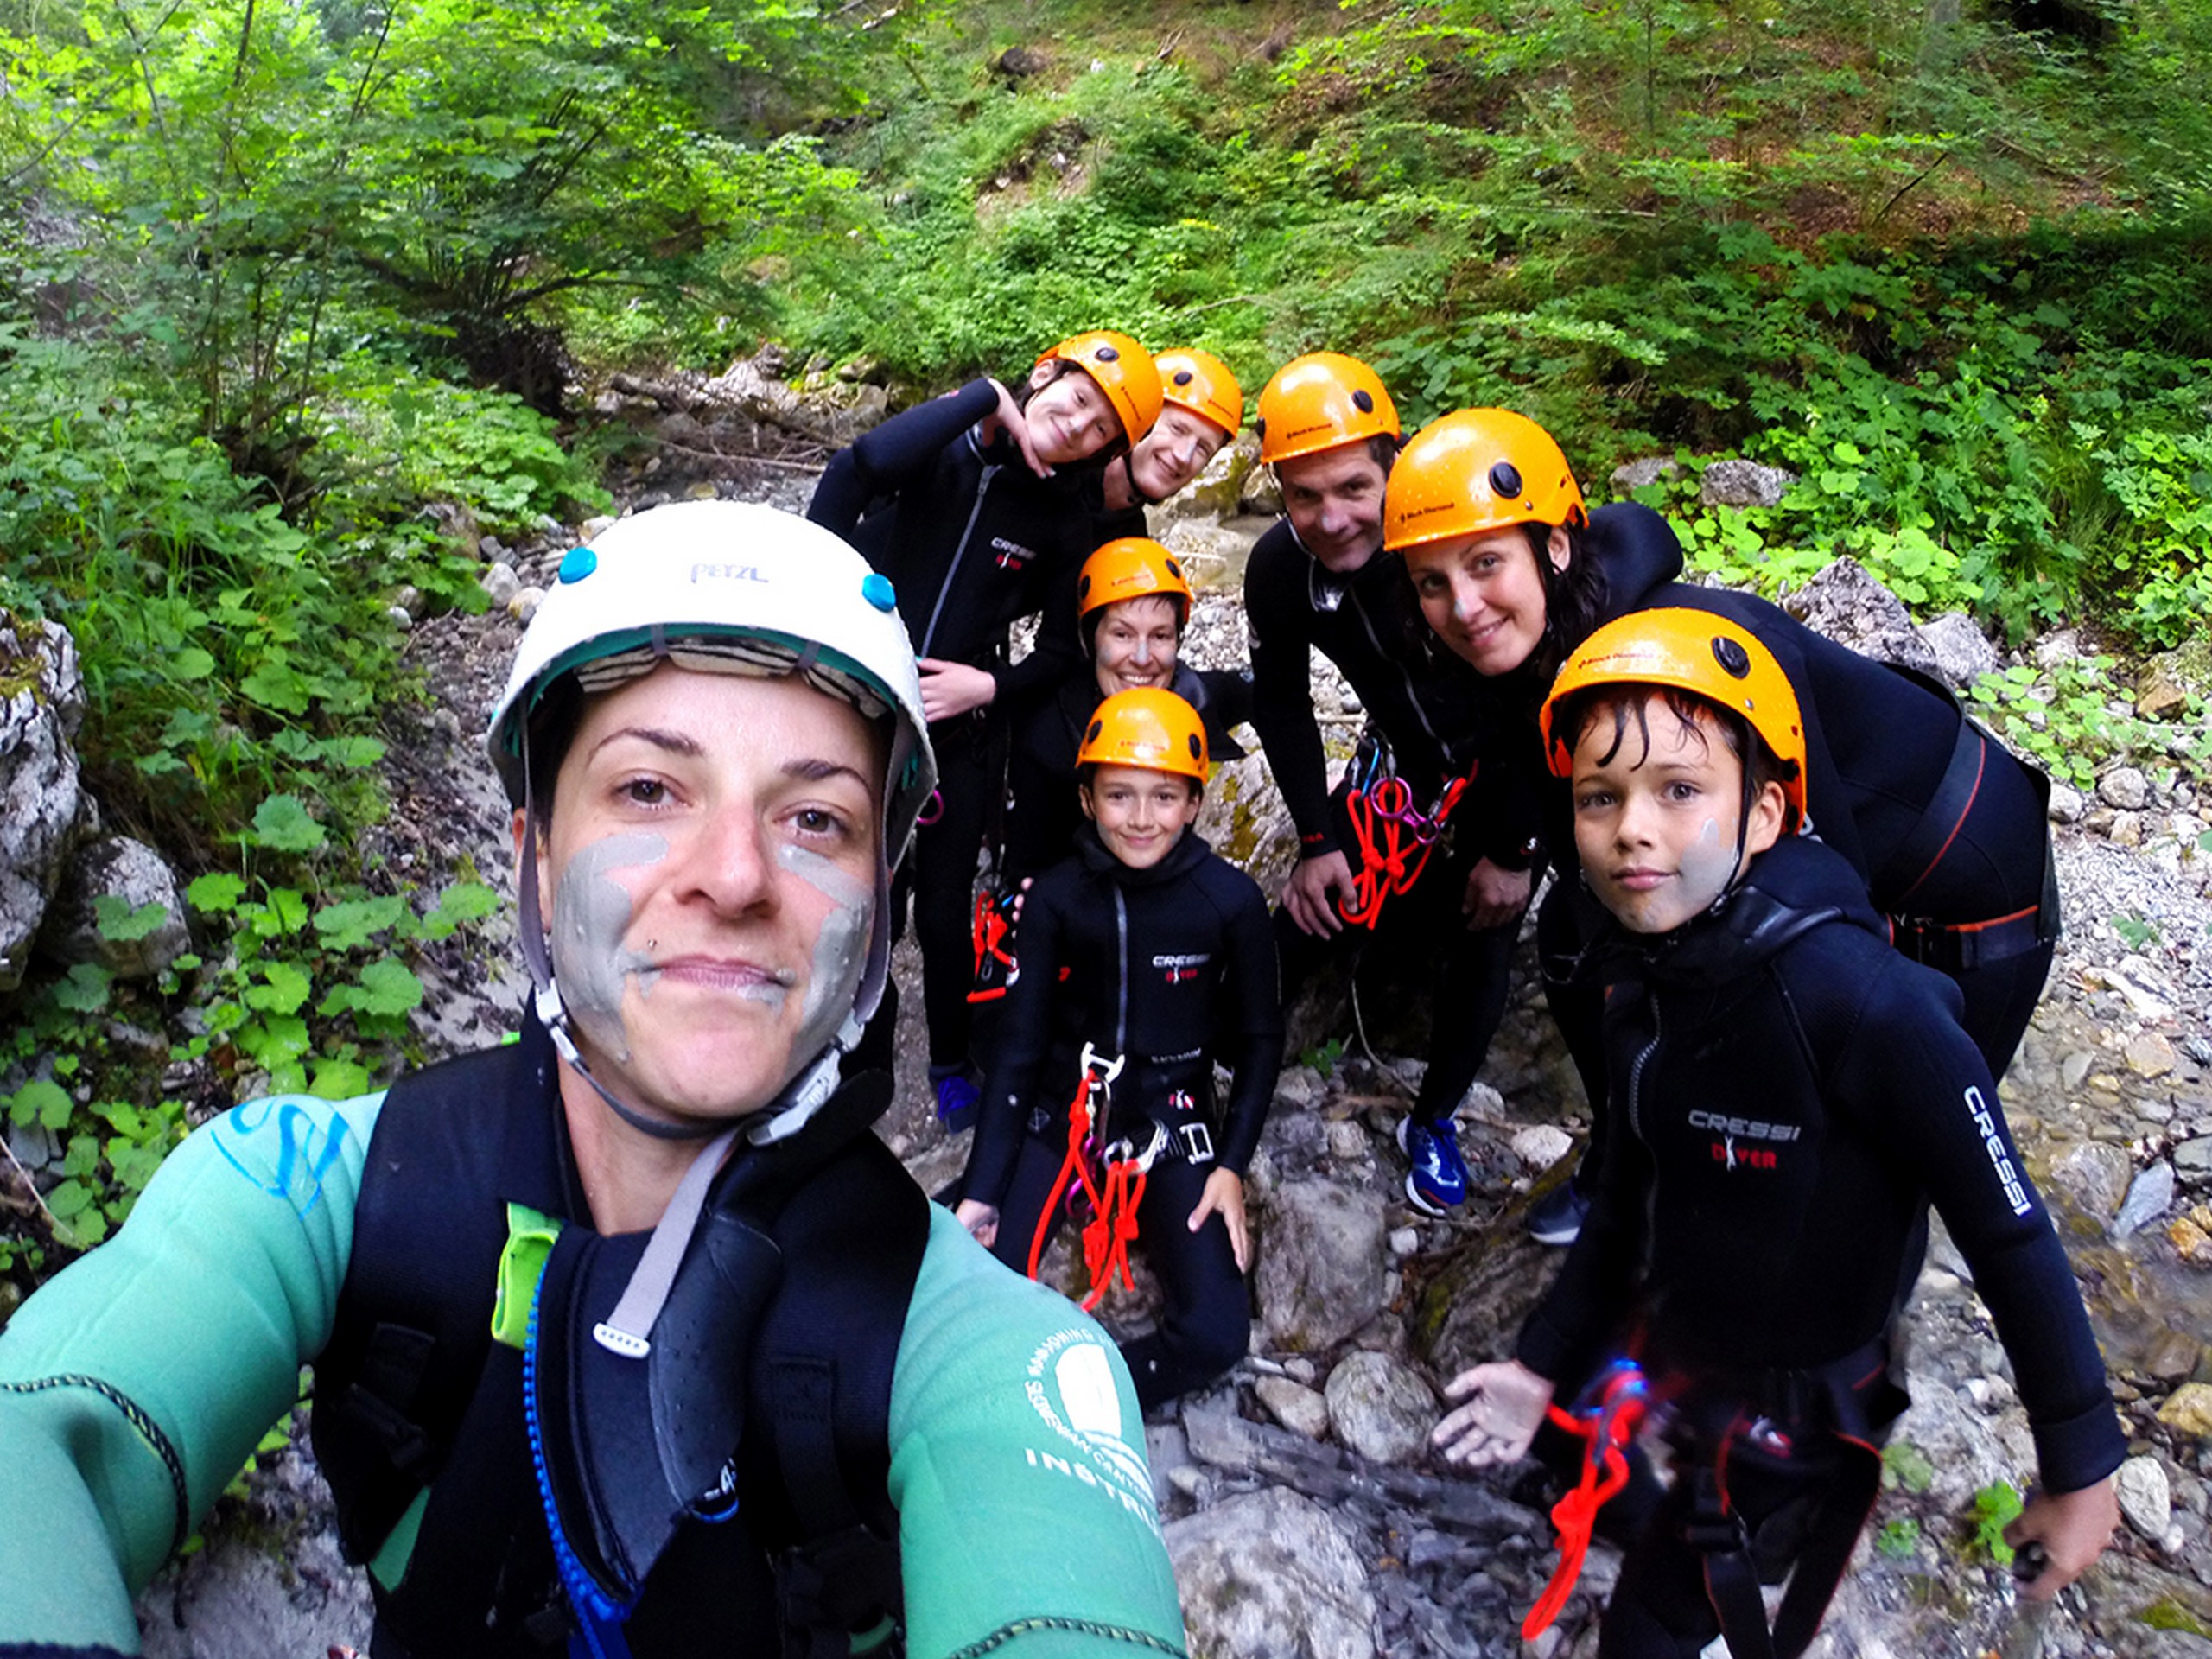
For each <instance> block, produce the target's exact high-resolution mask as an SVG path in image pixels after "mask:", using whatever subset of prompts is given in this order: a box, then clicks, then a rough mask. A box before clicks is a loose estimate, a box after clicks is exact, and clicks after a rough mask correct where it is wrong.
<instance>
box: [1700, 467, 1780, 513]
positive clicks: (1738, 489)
mask: <svg viewBox="0 0 2212 1659" xmlns="http://www.w3.org/2000/svg"><path fill="white" fill-rule="evenodd" d="M1796 481H1797V474H1795V473H1793V472H1789V471H1788V470H1786V469H1785V468H1783V467H1766V466H1762V465H1761V464H1760V463H1759V462H1758V461H1735V460H1731V461H1712V462H1710V463H1708V464H1707V467H1706V469H1705V474H1704V476H1703V478H1702V479H1701V480H1700V482H1699V485H1698V493H1697V499H1698V503H1699V505H1701V506H1707V507H1772V506H1779V505H1781V503H1782V498H1783V496H1785V495H1787V494H1789V486H1791V485H1792V484H1795V483H1796Z"/></svg>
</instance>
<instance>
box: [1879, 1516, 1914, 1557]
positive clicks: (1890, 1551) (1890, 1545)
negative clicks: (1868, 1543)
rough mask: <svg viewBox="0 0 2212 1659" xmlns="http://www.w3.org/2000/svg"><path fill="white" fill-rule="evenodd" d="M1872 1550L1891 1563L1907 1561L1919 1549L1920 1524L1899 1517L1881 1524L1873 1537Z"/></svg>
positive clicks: (1906, 1517)
mask: <svg viewBox="0 0 2212 1659" xmlns="http://www.w3.org/2000/svg"><path fill="white" fill-rule="evenodd" d="M1874 1548H1876V1549H1878V1550H1879V1551H1881V1553H1882V1554H1885V1555H1886V1556H1887V1557H1889V1559H1890V1560H1893V1561H1909V1560H1911V1559H1912V1558H1913V1556H1914V1555H1915V1554H1917V1553H1918V1551H1919V1549H1920V1522H1917V1521H1916V1520H1914V1519H1913V1517H1912V1516H1909V1515H1900V1516H1895V1517H1893V1518H1892V1519H1891V1520H1888V1521H1885V1522H1882V1526H1881V1530H1880V1531H1878V1532H1877V1533H1876V1534H1875V1535H1874Z"/></svg>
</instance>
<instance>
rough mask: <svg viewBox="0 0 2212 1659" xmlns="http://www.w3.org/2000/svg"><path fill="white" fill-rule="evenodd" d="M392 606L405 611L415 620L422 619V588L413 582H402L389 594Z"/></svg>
mask: <svg viewBox="0 0 2212 1659" xmlns="http://www.w3.org/2000/svg"><path fill="white" fill-rule="evenodd" d="M391 603H392V607H393V608H394V609H396V610H402V611H404V612H406V613H407V614H408V615H409V617H410V618H411V619H413V620H415V621H417V622H419V621H421V620H423V608H424V601H423V590H422V589H421V588H417V587H416V585H415V584H414V583H413V582H402V583H401V584H400V585H399V587H398V588H397V589H396V590H395V591H394V592H393V594H392V595H391Z"/></svg>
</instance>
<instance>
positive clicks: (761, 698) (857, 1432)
mask: <svg viewBox="0 0 2212 1659" xmlns="http://www.w3.org/2000/svg"><path fill="white" fill-rule="evenodd" d="M921 708H922V705H921V697H920V693H919V690H918V685H917V680H916V674H915V669H914V663H913V658H912V652H911V650H910V649H909V647H908V645H907V641H906V632H905V629H904V628H903V626H901V625H900V623H899V619H898V615H897V611H896V595H895V594H893V592H892V590H891V588H890V584H889V583H888V582H887V581H886V580H885V579H884V578H883V577H882V576H880V575H874V574H872V573H871V572H870V571H869V570H868V566H867V564H866V563H865V562H864V561H863V560H861V558H860V556H858V555H857V554H855V552H853V550H851V549H850V548H849V547H848V546H846V545H845V544H844V543H842V542H840V541H839V540H838V539H837V537H835V536H833V535H831V534H830V533H829V532H828V531H823V530H822V529H820V528H819V527H817V526H814V525H810V524H807V523H806V522H805V521H804V520H801V519H798V518H792V517H791V516H789V515H785V514H782V513H778V512H772V511H771V510H769V509H766V508H759V507H747V506H740V505H732V504H725V503H694V504H689V505H679V506H670V507H664V508H660V509H658V510H656V511H654V512H649V513H645V514H641V515H639V516H638V517H636V518H631V519H627V520H625V521H623V522H621V523H620V524H616V525H615V526H614V527H613V528H612V529H610V530H609V531H607V533H606V534H605V535H603V536H602V537H600V538H599V540H598V541H597V542H596V543H594V544H593V545H592V546H590V547H587V548H579V549H576V550H574V551H572V552H571V553H570V554H569V556H568V557H567V559H566V560H565V561H564V562H563V565H562V568H561V572H560V580H559V582H558V583H557V584H556V587H555V588H554V590H553V592H552V593H551V594H550V595H549V596H548V598H547V600H546V601H545V603H544V605H543V607H542V608H541V609H540V611H539V613H538V614H537V619H536V620H534V621H533V623H532V625H531V630H530V632H529V634H528V636H527V637H526V638H525V639H524V642H523V645H522V649H521V651H520V652H519V653H518V658H517V661H516V664H515V669H514V672H513V675H512V678H511V679H510V682H509V684H508V687H507V690H506V693H505V696H503V697H502V699H501V700H500V703H499V709H498V711H497V713H496V715H495V716H494V718H493V724H492V729H491V733H490V737H489V742H490V747H491V749H492V754H493V761H494V764H495V765H496V766H497V767H498V768H499V772H500V775H501V777H502V779H504V781H505V783H506V785H507V788H508V791H509V794H510V797H511V798H512V801H513V803H514V805H515V836H516V843H517V852H518V861H519V876H520V885H521V889H522V929H521V931H522V934H523V938H524V947H525V956H526V957H528V959H529V963H530V968H531V977H532V980H533V982H534V985H535V994H534V995H533V996H532V997H531V1005H530V1007H529V1009H528V1011H527V1016H526V1018H525V1020H524V1029H523V1032H522V1033H521V1037H520V1039H519V1040H518V1041H517V1042H515V1043H513V1044H512V1045H508V1046H502V1047H499V1048H495V1049H493V1050H488V1051H486V1052H482V1053H479V1054H474V1055H469V1056H465V1057H463V1058H461V1059H458V1060H454V1061H450V1062H448V1063H447V1064H445V1065H440V1066H435V1067H432V1068H430V1069H429V1070H428V1071H423V1072H419V1073H416V1074H414V1075H411V1076H410V1077H405V1078H403V1079H402V1080H400V1081H399V1082H398V1083H397V1084H394V1085H393V1086H392V1087H391V1089H390V1090H385V1091H383V1092H381V1093H378V1094H376V1095H371V1096H364V1097H362V1098H360V1099H357V1100H351V1101H343V1102H329V1101H321V1100H315V1099H311V1098H306V1097H299V1096H293V1097H287V1098H283V1099H279V1100H272V1101H261V1102H256V1103H251V1105H249V1106H246V1107H242V1108H240V1109H238V1110H237V1111H234V1112H232V1113H229V1114H226V1116H223V1117H222V1118H219V1119H218V1120H217V1121H216V1122H214V1123H213V1124H211V1125H209V1126H208V1127H207V1128H204V1129H202V1130H201V1131H200V1132H199V1133H198V1134H197V1135H194V1136H193V1137H192V1138H191V1140H189V1141H188V1142H187V1143H186V1145H185V1146H184V1147H181V1148H180V1149H179V1151H178V1152H177V1153H176V1154H175V1156H174V1157H173V1158H172V1159H171V1160H169V1162H168V1165H167V1166H164V1168H163V1169H162V1171H161V1173H159V1175H158V1176H157V1177H156V1179H155V1181H154V1182H153V1183H152V1184H151V1185H149V1188H148V1190H147V1192H146V1194H145V1196H144V1198H143V1199H142V1200H141V1202H140V1205H139V1206H138V1208H137V1211H136V1213H135V1214H134V1215H133V1217H132V1219H131V1221H130V1224H129V1225H128V1226H127V1227H126V1228H124V1230H123V1231H122V1232H121V1233H120V1234H119V1235H118V1237H117V1238H116V1240H115V1241H114V1242H113V1243H111V1244H109V1245H108V1246H106V1247H105V1248H103V1249H99V1250H98V1251H95V1252H94V1253H92V1255H88V1256H86V1257H85V1258H84V1259H83V1260H81V1261H80V1262H77V1263H76V1264H74V1265H73V1266H72V1267H71V1268H69V1269H68V1270H67V1271H66V1272H64V1273H62V1274H60V1275H58V1276H57V1277H56V1278H55V1279H54V1281H52V1282H51V1283H50V1284H48V1286H47V1287H44V1288H42V1289H41V1291H39V1293H38V1294H35V1296H33V1297H32V1298H31V1299H30V1300H29V1301H28V1302H26V1303H25V1304H24V1306H22V1309H21V1310H20V1311H19V1312H18V1313H16V1316H15V1318H14V1319H12V1320H11V1321H10V1324H9V1325H8V1326H7V1328H6V1329H5V1331H4V1332H0V1445H5V1446H7V1447H8V1448H9V1451H8V1455H7V1457H6V1458H4V1459H0V1656H8V1659H13V1656H17V1655H29V1654H33V1653H36V1654H40V1655H51V1654H53V1653H55V1652H61V1653H79V1652H82V1653H91V1654H108V1653H118V1652H130V1651H135V1650H136V1648H137V1628H136V1625H135V1623H134V1621H133V1618H132V1615H131V1608H130V1596H131V1594H132V1592H135V1591H136V1590H137V1588H138V1587H139V1586H142V1585H143V1583H144V1581H145V1580H146V1579H147V1578H148V1577H149V1576H150V1575H151V1574H152V1573H153V1572H154V1570H155V1569H156V1567H159V1566H160V1565H161V1563H162V1561H163V1560H165V1559H166V1558H167V1557H168V1554H170V1553H171V1552H172V1551H174V1550H175V1548H178V1547H179V1546H180V1545H181V1544H182V1543H183V1542H184V1541H185V1539H186V1538H187V1536H188V1535H189V1533H190V1531H191V1529H192V1526H193V1524H194V1519H195V1517H197V1516H200V1515H201V1514H204V1512H205V1511H206V1510H207V1506H208V1505H209V1503H212V1502H213V1498H214V1497H215V1496H216V1495H217V1494H218V1493H219V1491H220V1490H221V1488H222V1487H223V1485H224V1484H225V1483H226V1481H227V1480H228V1479H229V1478H230V1476H231V1475H232V1473H233V1472H235V1471H236V1470H237V1469H238V1466H239V1465H240V1463H241V1462H243V1460H244V1459H245V1456H246V1455H247V1453H249V1452H251V1450H252V1448H253V1446H254V1445H255V1442H256V1441H257V1439H258V1438H259V1436H260V1435H261V1433H263V1432H264V1430H265V1429H266V1428H267V1427H268V1425H269V1424H270V1422H271V1421H275V1420H276V1419H277V1417H278V1416H279V1415H281V1414H282V1413H283V1410H284V1409H285V1408H287V1407H288V1406H289V1404H290V1403H291V1402H292V1400H293V1398H294V1395H295V1393H296V1387H297V1378H298V1370H299V1367H300V1366H301V1365H302V1364H306V1363H312V1364H313V1365H314V1366H315V1392H316V1402H315V1417H314V1428H315V1446H316V1451H317V1452H318V1455H319V1457H320V1458H321V1462H322V1465H323V1467H324V1469H325V1471H326V1472H327V1474H328V1476H329V1478H330V1481H331V1485H332V1489H333V1492H334V1496H335V1497H336V1499H337V1505H338V1512H339V1527H340V1538H341V1541H342V1542H343V1544H344V1545H345V1547H346V1551H347V1554H349V1556H351V1557H352V1558H353V1559H355V1560H360V1561H364V1562H365V1563H366V1564H367V1565H368V1567H369V1569H370V1574H371V1580H372V1585H373V1586H374V1588H375V1591H376V1598H377V1608H378V1630H377V1636H376V1643H377V1645H376V1649H375V1650H376V1652H377V1653H378V1655H379V1656H386V1655H391V1656H398V1659H439V1656H447V1655H452V1656H461V1655H471V1656H474V1655H486V1656H507V1655H513V1656H534V1655H540V1654H550V1653H554V1652H558V1651H561V1650H563V1649H564V1648H565V1649H567V1650H568V1651H569V1652H570V1653H573V1654H586V1655H594V1656H607V1659H614V1656H624V1655H629V1654H633V1653H634V1654H635V1655H637V1656H638V1659H650V1656H652V1655H656V1654H671V1655H675V1654H682V1655H685V1656H690V1655H694V1654H698V1653H704V1652H709V1651H711V1652H717V1653H724V1652H727V1653H735V1654H753V1653H760V1654H779V1653H785V1652H807V1653H822V1654H828V1653H844V1652H849V1651H850V1652H861V1651H871V1652H879V1653H886V1654H888V1653H894V1652H897V1651H899V1650H900V1649H899V1643H900V1642H901V1641H902V1640H903V1643H904V1650H905V1651H906V1652H909V1653H913V1654H922V1653H950V1652H952V1651H955V1650H957V1649H973V1650H977V1651H981V1650H983V1649H1003V1650H1005V1651H1007V1652H1012V1653H1019V1652H1020V1651H1022V1650H1024V1649H1025V1648H1026V1647H1027V1646H1028V1645H1029V1644H1031V1643H1034V1642H1039V1641H1049V1642H1051V1643H1053V1644H1054V1645H1053V1650H1054V1651H1055V1652H1058V1651H1060V1650H1062V1649H1064V1648H1067V1647H1069V1645H1070V1644H1071V1642H1072V1643H1075V1644H1076V1645H1078V1646H1085V1647H1095V1648H1096V1649H1097V1650H1099V1651H1102V1652H1103V1651H1107V1650H1109V1649H1119V1648H1123V1647H1128V1646H1137V1647H1141V1648H1144V1649H1148V1650H1151V1651H1155V1652H1156V1651H1161V1650H1166V1651H1178V1650H1179V1646H1180V1635H1181V1628H1182V1627H1181V1620H1180V1617H1179V1612H1178V1610H1177V1605H1176V1599H1175V1592H1174V1586H1173V1578H1172V1576H1171V1574H1170V1572H1169V1569H1168V1566H1167V1561H1166V1554H1165V1552H1164V1550H1163V1549H1162V1548H1161V1546H1160V1540H1159V1535H1158V1530H1157V1522H1156V1521H1155V1519H1154V1514H1153V1507H1152V1498H1151V1491H1150V1486H1149V1482H1148V1478H1147V1476H1146V1473H1145V1469H1144V1464H1143V1459H1142V1453H1141V1440H1136V1439H1135V1438H1134V1430H1135V1425H1136V1421H1137V1418H1136V1413H1135V1402H1134V1399H1133V1397H1132V1395H1131V1394H1130V1391H1129V1387H1128V1380H1127V1377H1126V1376H1125V1375H1124V1374H1123V1373H1122V1370H1121V1368H1120V1364H1119V1361H1118V1359H1117V1358H1116V1356H1115V1354H1114V1351H1113V1349H1112V1347H1111V1345H1110V1344H1108V1343H1107V1342H1106V1341H1105V1339H1104V1338H1103V1336H1102V1335H1101V1333H1100V1332H1098V1331H1097V1330H1096V1327H1095V1326H1092V1325H1090V1323H1089V1322H1088V1321H1087V1320H1084V1319H1081V1318H1080V1317H1079V1316H1077V1315H1075V1314H1074V1313H1072V1312H1071V1310H1070V1309H1069V1308H1068V1307H1067V1306H1066V1305H1065V1303H1064V1302H1062V1301H1061V1300H1059V1299H1058V1298H1057V1297H1054V1296H1052V1295H1051V1294H1050V1293H1047V1292H1043V1291H1040V1290H1039V1289H1037V1288H1036V1287H1033V1286H1030V1285H1027V1283H1025V1282H1023V1281H1018V1280H1016V1279H1014V1278H1013V1277H1012V1276H1011V1275H1009V1274H1005V1273H1004V1272H1002V1271H1001V1269H999V1268H997V1267H996V1266H995V1264H994V1263H992V1262H990V1261H989V1260H988V1257H987V1256H985V1255H983V1254H982V1251H981V1250H980V1249H977V1248H976V1247H974V1246H973V1245H972V1243H970V1242H969V1239H968V1238H967V1236H966V1234H965V1233H964V1231H963V1230H962V1229H961V1228H960V1227H959V1225H958V1224H957V1223H956V1222H954V1221H953V1220H952V1219H951V1218H950V1216H949V1215H946V1214H944V1212H942V1211H937V1210H935V1209H933V1208H932V1207H931V1205H928V1204H927V1202H926V1201H925V1199H924V1198H922V1197H921V1195H920V1193H919V1192H918V1189H916V1188H915V1187H914V1186H913V1184H912V1181H911V1180H909V1179H907V1178H906V1175H905V1173H904V1172H903V1171H902V1170H900V1169H899V1166H898V1165H897V1164H896V1162H895V1160H892V1159H891V1157H890V1155H889V1154H888V1153H887V1152H886V1151H885V1150H884V1149H883V1148H882V1147H881V1145H880V1142H878V1141H876V1140H875V1138H874V1136H873V1135H870V1134H869V1133H868V1125H869V1123H870V1122H872V1121H873V1120H874V1117H875V1116H877V1114H878V1113H880V1110H881V1109H882V1107H883V1105H884V1104H885V1103H886V1102H887V1099H888V1096H889V1084H888V1080H887V1079H886V1078H883V1077H881V1076H880V1075H867V1076H862V1077H856V1078H851V1079H847V1078H842V1077H841V1076H840V1065H839V1062H840V1059H841V1058H842V1055H843V1054H844V1053H845V1052H847V1051H849V1049H850V1047H851V1046H852V1045H853V1043H854V1042H855V1040H856V1039H857V1038H858V1035H859V1033H860V1030H861V1026H862V1025H863V1024H864V1023H865V1021H866V1020H867V1018H868V1014H870V1013H871V1012H872V1011H873V1009H874V1006H875V1003H876V1001H877V999H878V997H879V996H880V995H881V992H882V988H883V984H884V979H885V964H886V959H887V942H888V926H887V905H888V897H887V895H888V892H889V873H890V869H891V868H892V866H893V864H894V863H895V862H896V861H897V858H898V855H899V853H900V852H901V851H902V850H903V849H904V847H905V844H906V839H907V837H908V836H909V835H910V833H911V831H912V824H913V820H914V817H915V815H916V812H917V811H918V809H919V807H920V805H921V803H922V802H923V801H924V800H925V798H927V796H928V794H929V791H930V790H931V786H932V783H933V780H934V774H935V768H934V764H933V762H932V760H931V754H930V749H929V744H928V741H927V738H926V735H925V722H924V721H923V719H922V715H921ZM1124 1426H1127V1427H1128V1430H1129V1431H1130V1433H1129V1435H1128V1436H1125V1433H1124ZM1032 1446H1036V1447H1038V1448H1040V1450H1039V1451H1037V1452H1032V1451H1031V1450H1030V1448H1031V1447H1032ZM1047 1453H1049V1455H1046V1454H1047ZM1069 1470H1075V1471H1077V1474H1075V1475H1064V1472H1063V1471H1069ZM1047 1516H1049V1517H1050V1524H1049V1525H1046V1524H1045V1523H1044V1522H1045V1518H1046V1517H1047ZM1070 1552H1072V1554H1074V1555H1075V1556H1076V1557H1077V1558H1079V1559H1081V1560H1084V1563H1085V1567H1086V1570H1085V1571H1084V1572H1083V1573H1067V1572H1066V1571H1065V1560H1066V1559H1067V1557H1068V1554H1069V1553H1070ZM1048 1631H1049V1632H1050V1634H1049V1635H1046V1634H1045V1633H1046V1632H1048Z"/></svg>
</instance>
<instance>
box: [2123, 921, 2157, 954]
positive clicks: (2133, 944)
mask: <svg viewBox="0 0 2212 1659" xmlns="http://www.w3.org/2000/svg"><path fill="white" fill-rule="evenodd" d="M2112 929H2113V932H2115V933H2117V934H2119V935H2120V941H2121V943H2122V944H2126V946H2127V948H2128V949H2129V950H2142V949H2143V948H2144V947H2145V946H2146V945H2151V944H2157V943H2158V926H2157V925H2156V924H2155V923H2152V922H2148V921H2145V919H2144V918H2143V917H2142V915H2141V914H2140V913H2139V912H2134V911H2130V912H2127V913H2126V914H2125V915H2121V916H2115V917H2113V918H2112Z"/></svg>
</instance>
